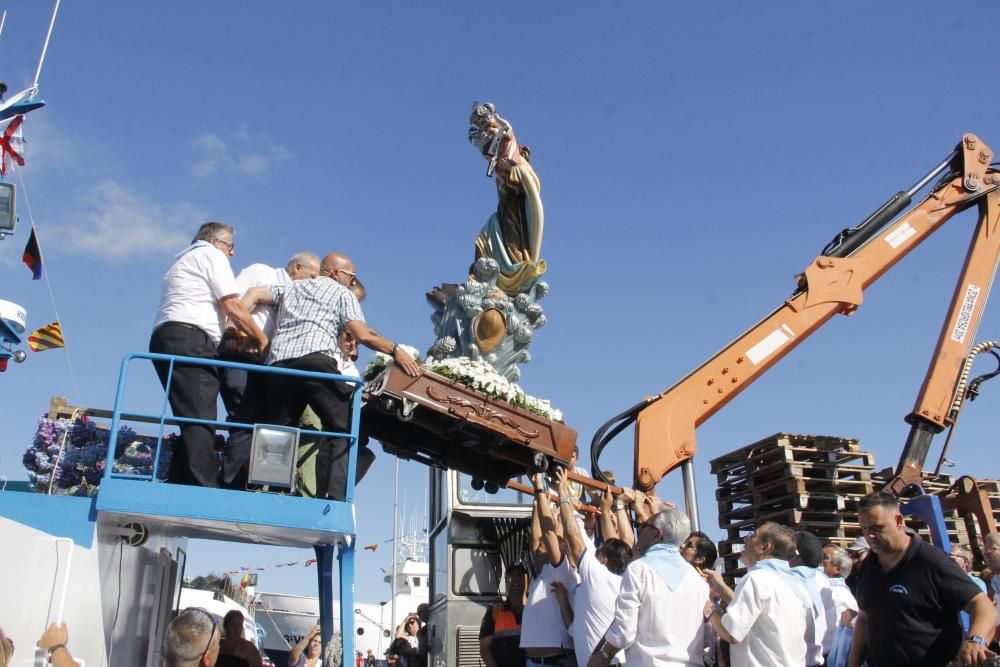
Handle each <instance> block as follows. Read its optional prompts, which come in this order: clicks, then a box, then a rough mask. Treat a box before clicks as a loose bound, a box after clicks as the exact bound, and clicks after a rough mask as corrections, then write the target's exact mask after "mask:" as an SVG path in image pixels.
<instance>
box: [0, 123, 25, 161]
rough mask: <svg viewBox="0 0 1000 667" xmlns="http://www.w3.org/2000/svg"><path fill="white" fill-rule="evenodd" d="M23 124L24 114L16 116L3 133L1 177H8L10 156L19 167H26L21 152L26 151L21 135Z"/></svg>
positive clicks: (1, 141) (0, 149) (0, 147)
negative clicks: (8, 158) (8, 159)
mask: <svg viewBox="0 0 1000 667" xmlns="http://www.w3.org/2000/svg"><path fill="white" fill-rule="evenodd" d="M22 122H24V115H23V114H22V115H20V116H15V118H14V120H12V121H10V125H8V126H7V129H6V130H4V131H3V136H2V137H0V176H6V175H7V156H8V155H9V156H10V158H11V159H12V160H14V162H16V163H17V164H18V165H19V166H22V167H23V166H24V158H23V157H21V152H22V151H23V150H24V137H23V136H22V135H21V123H22ZM15 144H16V147H15Z"/></svg>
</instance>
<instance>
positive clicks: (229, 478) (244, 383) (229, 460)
mask: <svg viewBox="0 0 1000 667" xmlns="http://www.w3.org/2000/svg"><path fill="white" fill-rule="evenodd" d="M233 361H239V362H241V363H248V362H247V360H246V359H233ZM220 370H221V371H222V373H221V380H222V387H221V392H222V402H223V404H224V405H225V406H226V414H227V415H228V416H227V417H226V419H227V421H230V422H240V423H244V424H255V423H258V422H259V421H260V419H258V414H257V412H258V408H257V400H256V399H257V394H256V391H257V387H258V386H259V385H260V384H261V374H260V373H247V372H246V371H244V370H241V369H238V368H223V369H220ZM252 440H253V431H252V430H250V429H243V428H234V429H232V430H230V432H229V439H228V440H227V441H226V448H225V450H223V453H222V477H221V483H222V486H224V487H226V488H230V489H241V490H242V489H246V487H247V468H248V465H247V464H248V463H249V461H250V445H251V442H252Z"/></svg>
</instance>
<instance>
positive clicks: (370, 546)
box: [365, 544, 378, 551]
mask: <svg viewBox="0 0 1000 667" xmlns="http://www.w3.org/2000/svg"><path fill="white" fill-rule="evenodd" d="M376 549H378V545H377V544H369V545H368V546H367V547H365V551H375V550H376Z"/></svg>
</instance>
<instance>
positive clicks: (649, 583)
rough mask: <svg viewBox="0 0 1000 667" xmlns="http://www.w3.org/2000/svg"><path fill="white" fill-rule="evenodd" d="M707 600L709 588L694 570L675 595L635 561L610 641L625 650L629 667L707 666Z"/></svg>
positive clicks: (624, 581) (628, 571) (624, 578)
mask: <svg viewBox="0 0 1000 667" xmlns="http://www.w3.org/2000/svg"><path fill="white" fill-rule="evenodd" d="M707 600H708V584H706V583H705V582H704V581H703V580H702V578H701V577H700V576H699V575H698V572H697V571H696V570H695V569H694V568H693V567H692V568H691V571H690V572H689V573H688V574H686V575H685V576H684V578H683V579H681V582H680V584H679V585H678V586H677V589H676V590H673V591H671V590H670V589H669V588H668V587H667V584H666V582H665V581H663V578H662V577H661V576H660V575H659V574H657V573H656V571H655V570H653V569H652V568H651V567H649V566H648V565H647V564H646V563H644V562H643V561H642V559H641V558H640V559H638V560H634V561H632V562H631V563H629V565H628V567H627V568H626V569H625V574H624V575H623V576H622V588H621V592H620V593H619V595H618V603H617V605H616V606H615V619H614V621H613V622H612V623H611V627H610V628H609V629H608V633H607V635H606V636H607V639H608V641H609V642H610V643H611V644H613V645H614V646H618V647H621V648H624V649H625V664H626V665H628V667H665V666H667V665H671V666H673V665H697V667H701V665H702V662H703V661H702V645H703V643H704V633H705V626H704V623H703V619H704V616H703V615H702V610H703V609H704V608H705V602H706V601H707Z"/></svg>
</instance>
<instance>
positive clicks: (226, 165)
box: [191, 127, 292, 179]
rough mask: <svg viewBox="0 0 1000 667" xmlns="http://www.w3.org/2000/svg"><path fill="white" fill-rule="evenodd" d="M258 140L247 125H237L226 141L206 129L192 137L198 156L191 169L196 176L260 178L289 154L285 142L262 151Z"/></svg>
mask: <svg viewBox="0 0 1000 667" xmlns="http://www.w3.org/2000/svg"><path fill="white" fill-rule="evenodd" d="M260 143H261V142H260V141H259V138H256V137H253V136H251V135H250V132H249V131H248V130H247V129H246V127H240V128H237V129H236V131H235V132H233V140H232V141H231V142H229V143H227V142H226V141H224V140H223V139H222V138H221V137H220V136H219V135H217V134H214V133H212V132H206V133H205V134H202V135H201V136H199V137H197V138H196V139H195V140H194V150H195V154H196V155H197V159H196V160H195V163H194V165H193V166H192V167H191V171H192V173H193V174H194V176H195V177H196V178H198V179H206V178H208V177H210V176H215V175H219V174H229V175H237V176H250V177H252V178H260V177H261V176H263V175H264V174H265V173H266V172H267V170H268V169H270V168H271V166H272V165H273V164H274V163H275V162H281V161H283V160H287V159H289V158H290V157H291V156H292V153H291V151H289V150H288V149H287V148H285V147H284V146H278V145H273V144H272V145H268V146H267V147H266V148H265V150H263V151H262V150H261V149H260Z"/></svg>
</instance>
